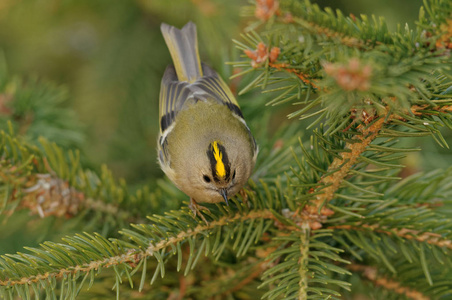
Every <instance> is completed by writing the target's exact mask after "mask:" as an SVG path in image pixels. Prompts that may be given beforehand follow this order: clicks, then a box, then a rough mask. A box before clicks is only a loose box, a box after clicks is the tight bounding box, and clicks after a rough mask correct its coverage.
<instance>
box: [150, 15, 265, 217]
mask: <svg viewBox="0 0 452 300" xmlns="http://www.w3.org/2000/svg"><path fill="white" fill-rule="evenodd" d="M161 32H162V35H163V37H164V40H165V42H166V45H167V47H168V50H169V52H170V55H171V58H172V61H173V65H169V66H168V67H167V68H166V70H165V72H164V74H163V77H162V81H161V86H160V96H159V119H160V133H159V137H158V142H157V152H158V162H159V164H160V167H161V169H162V170H163V172H164V173H165V174H166V176H167V177H168V178H169V179H170V180H171V181H172V182H173V183H174V184H175V185H176V187H177V188H179V189H180V190H181V191H182V192H184V193H185V194H186V195H188V196H189V197H190V204H189V208H190V209H191V210H192V212H193V214H194V217H196V215H198V216H200V217H201V218H202V219H203V220H204V221H205V222H206V223H207V221H206V219H205V217H204V216H203V215H202V214H201V212H200V210H204V209H205V210H208V209H207V208H206V207H204V206H201V205H199V204H198V203H219V202H225V203H226V204H227V205H228V199H229V198H230V197H232V196H234V195H235V194H236V193H237V192H239V191H240V190H241V189H242V187H243V186H244V185H245V184H246V182H247V181H248V179H249V177H250V175H251V173H252V170H253V168H254V165H255V163H256V157H257V154H258V152H259V148H258V145H257V143H256V140H255V138H254V137H253V135H252V133H251V131H250V129H249V127H248V126H247V124H246V122H245V119H244V118H243V114H242V111H241V110H240V107H239V104H238V102H237V100H236V99H235V97H234V95H233V93H232V92H231V90H230V89H229V87H228V85H227V84H226V83H225V82H224V80H223V79H222V78H221V77H220V76H219V74H218V73H217V72H216V71H215V70H214V69H212V68H211V67H209V66H208V65H207V64H205V63H204V62H201V60H200V58H199V53H198V40H197V31H196V25H195V24H194V23H193V22H188V23H187V24H186V25H185V26H184V27H183V28H182V29H178V28H176V27H174V26H171V25H168V24H165V23H162V24H161Z"/></svg>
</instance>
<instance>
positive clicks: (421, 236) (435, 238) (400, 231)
mask: <svg viewBox="0 0 452 300" xmlns="http://www.w3.org/2000/svg"><path fill="white" fill-rule="evenodd" d="M327 228H328V229H343V230H356V231H363V230H370V231H374V232H379V233H384V234H386V235H390V236H393V235H396V236H398V237H400V238H402V239H406V240H415V241H418V242H421V243H428V244H430V245H434V246H437V247H440V248H443V247H446V248H449V249H451V250H452V240H449V239H445V238H442V236H441V235H440V234H437V233H433V232H421V231H419V230H413V229H408V228H387V227H384V226H380V225H378V224H372V225H369V224H365V223H358V224H356V225H332V226H328V227H327Z"/></svg>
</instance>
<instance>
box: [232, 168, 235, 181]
mask: <svg viewBox="0 0 452 300" xmlns="http://www.w3.org/2000/svg"><path fill="white" fill-rule="evenodd" d="M232 179H235V170H234V173H232Z"/></svg>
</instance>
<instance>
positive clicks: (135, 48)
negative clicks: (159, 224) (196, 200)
mask: <svg viewBox="0 0 452 300" xmlns="http://www.w3.org/2000/svg"><path fill="white" fill-rule="evenodd" d="M313 2H317V3H319V5H321V6H331V7H333V8H339V9H341V10H342V11H343V12H344V14H345V15H348V14H350V13H353V14H354V15H355V16H359V15H360V13H364V14H375V15H377V16H380V15H382V16H385V17H386V19H387V22H388V26H389V28H390V29H392V30H395V29H396V28H397V24H402V26H404V25H405V23H408V24H409V25H410V26H414V22H415V20H416V19H417V17H418V12H419V7H420V5H421V4H422V0H403V1H402V0H398V1H393V0H380V1H373V0H343V1H338V0H330V1H327V0H322V1H313ZM243 5H249V4H248V2H247V1H245V0H222V1H220V0H123V1H111V0H77V1H75V0H0V51H2V52H3V54H4V57H5V60H6V62H7V65H8V68H9V72H10V74H14V75H18V76H20V77H22V78H25V79H27V78H34V77H38V78H44V79H46V80H50V81H52V82H54V83H55V84H56V85H61V86H63V87H64V89H65V90H66V93H67V95H68V97H67V101H65V102H64V103H59V104H58V105H60V106H61V107H62V108H67V109H69V110H72V111H74V112H75V120H76V121H77V120H78V121H77V122H76V123H77V128H81V131H82V134H81V136H79V137H77V142H76V144H75V146H76V147H78V148H80V149H81V151H82V154H83V160H84V165H85V167H90V168H93V169H98V168H99V166H100V165H101V164H106V165H107V166H108V167H109V168H110V169H111V170H112V171H113V174H114V175H115V177H117V178H125V179H126V180H127V182H128V184H129V185H130V186H131V187H134V186H140V185H143V184H146V185H150V186H151V187H152V186H154V185H155V182H156V180H155V179H156V178H160V177H162V176H163V173H162V172H161V171H160V169H159V167H158V165H157V163H156V153H155V147H156V146H155V144H156V139H157V135H158V124H159V120H158V110H157V108H158V94H159V87H160V79H161V76H162V74H163V71H164V69H165V67H166V66H167V64H169V63H170V56H169V53H168V51H167V49H166V46H165V45H164V41H163V38H162V36H161V34H160V24H161V23H162V22H166V23H169V24H172V25H175V26H179V27H181V26H183V25H184V24H185V23H186V22H187V21H189V20H191V21H193V22H195V23H196V24H197V26H198V37H199V43H200V47H199V48H200V54H201V57H202V59H203V60H204V61H206V62H207V63H208V64H210V65H211V66H213V67H214V68H215V69H216V70H218V71H219V72H220V74H222V75H223V77H224V78H226V79H227V78H228V77H229V76H230V75H231V74H232V70H231V67H230V66H229V65H225V64H224V62H225V61H234V60H238V59H239V58H240V57H239V56H240V53H239V52H238V51H237V50H236V49H235V48H234V46H233V43H232V42H231V39H232V38H235V39H239V40H240V33H241V32H242V31H243V29H244V28H245V27H246V25H247V23H248V21H249V20H247V19H245V18H241V17H240V11H241V8H242V7H243ZM238 84H239V86H240V84H243V83H238ZM253 97H259V96H258V93H256V92H255V93H248V94H246V95H244V96H242V97H240V98H239V102H240V103H241V105H242V107H243V109H244V115H245V116H247V103H249V102H250V101H252V100H253ZM262 109H274V108H262ZM287 112H288V110H285V111H283V113H279V114H278V119H277V120H276V122H282V121H283V120H285V115H286V113H287ZM254 115H256V120H253V119H252V117H250V118H249V119H248V122H249V123H250V126H251V128H252V129H257V127H258V126H259V122H258V121H259V119H258V118H259V115H258V114H254ZM68 120H69V119H68ZM256 121H257V122H256ZM309 121H310V120H307V121H306V122H309ZM253 127H254V128H253ZM445 135H447V136H448V138H447V139H448V141H451V140H452V138H451V134H450V132H446V131H445ZM56 142H58V140H56ZM258 142H259V141H258ZM415 143H417V145H420V146H421V147H422V148H423V149H425V151H423V152H421V153H415V154H412V155H411V156H410V157H409V158H408V159H407V161H406V162H405V164H406V165H408V166H410V167H411V168H412V169H413V170H414V171H416V170H422V169H426V170H427V169H434V168H438V167H445V161H447V163H446V164H447V165H450V164H452V155H451V151H450V150H447V149H441V148H439V147H438V146H437V145H436V144H435V142H434V141H433V139H431V138H425V139H422V140H421V139H419V140H416V141H415ZM409 146H413V145H409ZM432 154H433V155H432ZM21 218H22V219H23V221H21ZM26 219H27V215H26V213H22V214H18V215H17V217H16V222H13V223H12V222H9V223H8V226H10V227H9V228H10V229H11V230H10V231H9V233H8V234H9V235H13V234H14V232H16V230H19V228H20V227H21V226H22V225H21V224H23V222H25V221H26ZM42 222H49V223H51V222H54V221H53V220H44V221H42ZM3 224H5V223H3ZM28 225H29V226H30V228H35V229H36V226H35V224H28ZM16 227H17V228H16ZM49 228H51V226H50V227H49ZM66 233H67V232H66ZM46 234H47V233H42V232H40V233H39V234H35V233H34V232H33V230H29V234H28V238H25V237H23V238H22V240H20V241H18V240H17V239H14V238H12V239H10V240H9V242H8V246H6V245H3V246H0V248H1V249H0V250H2V252H3V250H6V251H8V252H9V251H11V250H12V249H18V246H19V245H24V244H27V245H34V244H35V243H36V242H38V241H40V240H43V239H45V238H48V236H46ZM25 240H26V241H25ZM16 242H17V245H12V244H11V243H16Z"/></svg>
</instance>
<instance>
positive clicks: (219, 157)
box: [212, 141, 226, 178]
mask: <svg viewBox="0 0 452 300" xmlns="http://www.w3.org/2000/svg"><path fill="white" fill-rule="evenodd" d="M212 146H213V157H214V158H215V161H216V162H217V163H216V164H215V170H216V173H217V176H218V177H220V178H225V177H226V168H225V167H224V163H223V153H221V151H220V148H219V147H218V142H217V141H214V142H213V143H212Z"/></svg>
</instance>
